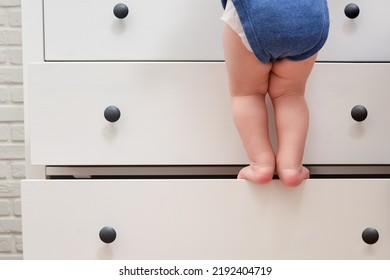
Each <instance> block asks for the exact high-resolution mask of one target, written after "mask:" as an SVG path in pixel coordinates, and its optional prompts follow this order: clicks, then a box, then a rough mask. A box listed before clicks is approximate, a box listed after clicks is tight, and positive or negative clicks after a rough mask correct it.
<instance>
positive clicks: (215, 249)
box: [22, 179, 390, 259]
mask: <svg viewBox="0 0 390 280" xmlns="http://www.w3.org/2000/svg"><path fill="white" fill-rule="evenodd" d="M389 197H390V180H385V179H376V180H375V179H370V180H331V179H329V180H307V181H306V182H304V183H303V184H302V185H301V186H300V187H298V188H288V187H285V186H283V185H282V184H281V183H280V182H279V181H278V180H274V181H272V182H271V183H270V184H269V185H267V186H258V185H253V184H251V183H248V182H247V181H244V180H222V179H220V180H219V179H215V180H206V179H205V180H192V179H187V180H58V181H57V180H52V181H43V180H42V181H39V180H38V181H24V182H23V183H22V199H23V203H22V211H23V247H24V249H23V250H24V258H25V259H389V258H390V220H389V219H388V213H390V203H389ZM378 236H379V239H378ZM103 240H104V242H103ZM107 242H108V243H107ZM368 243H369V244H368Z"/></svg>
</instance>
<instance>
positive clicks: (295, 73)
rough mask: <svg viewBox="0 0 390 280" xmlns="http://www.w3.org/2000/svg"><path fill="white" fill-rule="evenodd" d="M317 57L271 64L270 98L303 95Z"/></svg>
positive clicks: (284, 60) (283, 60)
mask: <svg viewBox="0 0 390 280" xmlns="http://www.w3.org/2000/svg"><path fill="white" fill-rule="evenodd" d="M316 57H317V55H314V56H312V57H310V58H308V59H305V60H301V61H292V60H289V59H287V58H285V59H282V60H280V61H276V62H274V63H273V66H272V70H271V74H270V78H269V94H270V96H271V98H278V97H281V96H284V95H303V94H304V93H305V86H306V81H307V78H308V77H309V75H310V73H311V70H312V69H313V66H314V62H315V59H316Z"/></svg>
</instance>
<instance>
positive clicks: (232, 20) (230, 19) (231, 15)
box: [221, 0, 252, 52]
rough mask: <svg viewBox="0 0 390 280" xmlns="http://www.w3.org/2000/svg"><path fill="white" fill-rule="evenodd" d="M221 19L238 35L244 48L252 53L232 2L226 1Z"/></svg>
mask: <svg viewBox="0 0 390 280" xmlns="http://www.w3.org/2000/svg"><path fill="white" fill-rule="evenodd" d="M221 19H222V20H223V21H224V22H225V23H226V24H228V25H229V26H230V28H231V29H233V30H234V31H235V32H236V33H237V34H238V36H240V37H241V40H242V42H243V43H244V45H245V47H246V48H247V49H248V50H249V51H251V52H252V48H251V46H250V45H249V42H248V39H247V38H246V35H245V33H244V29H243V28H242V25H241V22H240V19H239V17H238V14H237V11H236V8H235V7H234V5H233V2H232V0H227V3H226V7H225V11H224V13H223V14H222V16H221Z"/></svg>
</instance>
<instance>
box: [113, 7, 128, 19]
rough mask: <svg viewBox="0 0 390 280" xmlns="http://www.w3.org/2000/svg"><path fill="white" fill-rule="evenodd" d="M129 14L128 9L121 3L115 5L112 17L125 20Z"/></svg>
mask: <svg viewBox="0 0 390 280" xmlns="http://www.w3.org/2000/svg"><path fill="white" fill-rule="evenodd" d="M128 14H129V8H127V6H126V5H125V4H123V3H119V4H116V5H115V7H114V15H115V16H116V17H117V18H120V19H122V18H125V17H127V15H128Z"/></svg>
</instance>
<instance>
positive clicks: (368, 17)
mask: <svg viewBox="0 0 390 280" xmlns="http://www.w3.org/2000/svg"><path fill="white" fill-rule="evenodd" d="M117 4H118V2H117V1H113V0H106V1H93V0H85V1H76V0H68V1H63V0H50V1H47V0H45V1H44V21H45V28H44V32H45V59H46V60H49V61H50V60H223V51H222V39H221V37H222V25H223V22H222V21H221V20H220V16H221V14H222V12H223V9H222V7H221V4H220V1H209V0H197V1H192V0H166V1H159V0H147V1H134V0H126V1H124V4H125V5H126V6H127V7H128V15H127V16H126V17H125V18H122V19H119V18H117V17H116V16H115V15H114V13H113V10H114V7H115V6H116V5H117ZM348 4H350V1H347V0H342V1H340V0H328V6H329V11H330V18H331V28H330V33H329V39H328V41H327V43H326V45H325V47H324V48H323V50H322V51H321V52H320V55H319V57H318V60H320V61H390V52H389V51H388V46H389V45H390V21H388V20H387V11H388V8H389V3H388V1H387V0H375V1H357V2H355V4H356V7H358V9H359V14H358V16H357V17H356V18H349V17H348V16H347V15H346V14H345V9H346V7H347V5H348ZM356 7H355V8H354V7H352V12H349V13H348V12H347V14H349V16H350V17H353V16H356V14H355V15H354V12H353V10H354V9H356ZM69 17H71V18H72V20H71V21H69V20H68V18H69ZM97 46H98V47H97Z"/></svg>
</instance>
